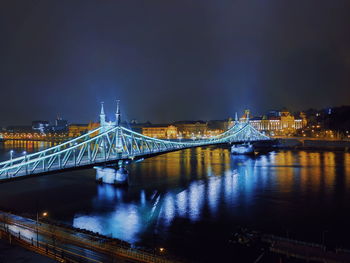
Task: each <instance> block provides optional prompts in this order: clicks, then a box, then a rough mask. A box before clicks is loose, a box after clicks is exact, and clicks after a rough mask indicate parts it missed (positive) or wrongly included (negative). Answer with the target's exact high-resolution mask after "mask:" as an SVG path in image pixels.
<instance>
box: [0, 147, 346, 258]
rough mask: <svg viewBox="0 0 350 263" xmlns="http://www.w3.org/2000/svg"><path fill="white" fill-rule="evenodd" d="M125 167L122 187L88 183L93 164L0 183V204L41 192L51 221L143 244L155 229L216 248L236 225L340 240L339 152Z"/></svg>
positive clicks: (179, 158)
mask: <svg viewBox="0 0 350 263" xmlns="http://www.w3.org/2000/svg"><path fill="white" fill-rule="evenodd" d="M6 147H7V146H6ZM6 147H5V150H3V154H2V156H1V155H0V156H1V158H3V156H4V155H5V154H6V152H7V150H8V148H6ZM11 147H13V146H11ZM31 147H43V145H40V144H38V145H36V146H31ZM18 148H19V149H20V146H19V147H18ZM128 170H129V172H130V181H131V186H130V187H129V188H117V187H114V186H111V185H99V184H95V182H94V171H93V170H85V171H78V172H74V173H73V172H69V173H65V174H63V175H53V176H47V177H40V178H33V179H30V180H23V181H18V182H15V183H13V184H7V186H6V187H5V186H4V185H0V205H1V206H2V207H6V206H12V207H16V208H18V209H20V210H25V211H33V209H34V208H35V202H33V199H35V198H39V199H40V198H41V199H40V202H39V203H40V206H41V207H42V208H43V209H49V210H50V214H51V215H52V216H53V217H54V219H57V220H61V221H65V222H68V223H71V224H72V225H74V226H76V227H79V228H85V229H89V230H92V231H97V232H100V233H103V234H106V235H112V236H113V237H117V238H120V239H123V240H126V241H129V242H132V243H136V244H142V245H146V246H150V247H152V246H153V244H152V242H153V241H152V239H153V237H154V236H156V237H157V239H160V241H158V242H162V245H164V246H172V247H173V249H175V250H176V248H181V250H180V249H178V250H176V253H182V252H183V251H185V250H186V249H188V250H191V249H192V250H196V249H198V250H199V251H200V250H201V249H202V250H203V247H205V246H206V245H207V244H210V242H212V240H213V239H215V240H216V241H215V242H216V243H218V245H217V246H219V243H220V242H221V241H222V242H227V239H228V238H229V235H230V233H232V231H234V229H235V227H236V226H237V225H243V226H248V227H251V228H256V229H260V230H263V231H265V232H269V233H276V234H281V233H282V234H284V233H285V232H286V229H288V232H289V233H290V235H292V236H293V235H294V236H293V237H295V238H299V239H305V240H311V241H315V242H318V243H319V242H320V240H319V236H320V235H321V234H320V233H321V232H322V231H323V230H327V231H328V232H327V240H337V242H340V243H342V244H345V246H347V247H349V246H350V242H349V240H348V236H349V235H350V230H349V228H348V227H347V226H348V222H349V220H350V212H349V211H350V202H349V200H350V154H349V153H343V152H317V151H280V152H271V153H268V154H265V155H260V156H258V157H248V156H231V155H230V153H229V150H228V149H225V148H216V147H206V148H196V149H188V150H183V151H178V152H173V153H168V154H164V155H160V156H157V157H153V158H150V159H146V160H144V161H143V162H140V163H134V164H132V165H130V166H129V167H128ZM45 189H49V190H45ZM63 192H64V194H63V195H62V193H63ZM38 196H39V197H38ZM42 196H47V198H42ZM31 206H32V207H31ZM203 229H204V230H203ZM206 231H208V234H207V235H203V232H206ZM218 240H219V241H218ZM212 245H213V244H212ZM220 245H221V246H222V245H223V244H221V243H220ZM212 249H214V250H215V244H214V245H213V247H212ZM208 253H209V252H208Z"/></svg>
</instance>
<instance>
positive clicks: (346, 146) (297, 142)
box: [275, 138, 350, 152]
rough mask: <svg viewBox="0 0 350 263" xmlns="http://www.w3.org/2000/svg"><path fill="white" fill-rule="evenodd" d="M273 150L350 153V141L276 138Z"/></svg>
mask: <svg viewBox="0 0 350 263" xmlns="http://www.w3.org/2000/svg"><path fill="white" fill-rule="evenodd" d="M275 140H276V143H275V148H278V149H297V150H328V151H345V152H349V151H350V141H340V140H317V139H304V138H276V139H275Z"/></svg>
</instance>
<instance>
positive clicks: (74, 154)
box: [0, 104, 270, 180]
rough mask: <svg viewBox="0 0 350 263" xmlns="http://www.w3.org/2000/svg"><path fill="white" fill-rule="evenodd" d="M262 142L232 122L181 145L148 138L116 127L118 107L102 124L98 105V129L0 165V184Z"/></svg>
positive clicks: (247, 126)
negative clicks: (195, 149) (213, 133)
mask: <svg viewBox="0 0 350 263" xmlns="http://www.w3.org/2000/svg"><path fill="white" fill-rule="evenodd" d="M266 140H270V138H269V137H268V136H265V135H264V134H262V133H260V132H259V131H257V130H256V129H255V128H254V127H253V126H252V125H250V123H249V120H247V121H245V122H239V121H236V122H235V125H234V126H233V127H231V128H230V129H228V130H227V131H225V132H224V133H222V134H220V135H217V136H213V137H210V138H206V139H200V140H194V141H186V142H185V141H171V140H161V139H157V138H151V137H148V136H145V135H142V134H140V133H137V132H134V131H132V130H130V129H128V128H126V127H123V126H121V125H120V111H119V105H118V107H117V111H116V121H115V122H106V118H105V114H104V109H103V104H102V108H101V114H100V127H98V128H97V129H95V130H92V131H90V132H88V133H86V134H84V135H81V136H79V137H76V138H74V139H71V140H69V141H66V142H63V143H60V144H58V145H56V146H53V147H50V148H48V149H45V150H42V151H39V152H36V153H32V154H24V155H23V156H21V157H18V158H13V159H12V158H11V159H10V160H7V161H4V162H1V163H0V180H7V179H11V178H16V177H21V176H30V175H40V174H46V173H52V172H60V171H64V170H67V169H75V168H76V169H78V168H86V167H92V166H95V165H99V164H107V163H117V162H118V161H119V160H130V159H134V158H145V157H149V156H153V155H157V154H162V153H166V152H170V151H177V150H182V149H187V148H192V147H199V146H208V145H217V144H227V143H244V142H255V141H266Z"/></svg>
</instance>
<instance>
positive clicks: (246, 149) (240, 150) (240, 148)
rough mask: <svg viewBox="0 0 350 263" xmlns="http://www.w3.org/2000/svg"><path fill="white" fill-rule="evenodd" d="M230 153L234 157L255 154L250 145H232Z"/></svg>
mask: <svg viewBox="0 0 350 263" xmlns="http://www.w3.org/2000/svg"><path fill="white" fill-rule="evenodd" d="M231 153H232V154H235V155H249V154H255V152H254V146H253V145H252V144H250V143H243V144H234V145H232V146H231Z"/></svg>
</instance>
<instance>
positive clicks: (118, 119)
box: [115, 100, 120, 126]
mask: <svg viewBox="0 0 350 263" xmlns="http://www.w3.org/2000/svg"><path fill="white" fill-rule="evenodd" d="M119 102H120V100H117V111H116V113H115V124H116V125H117V126H120V108H119Z"/></svg>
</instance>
